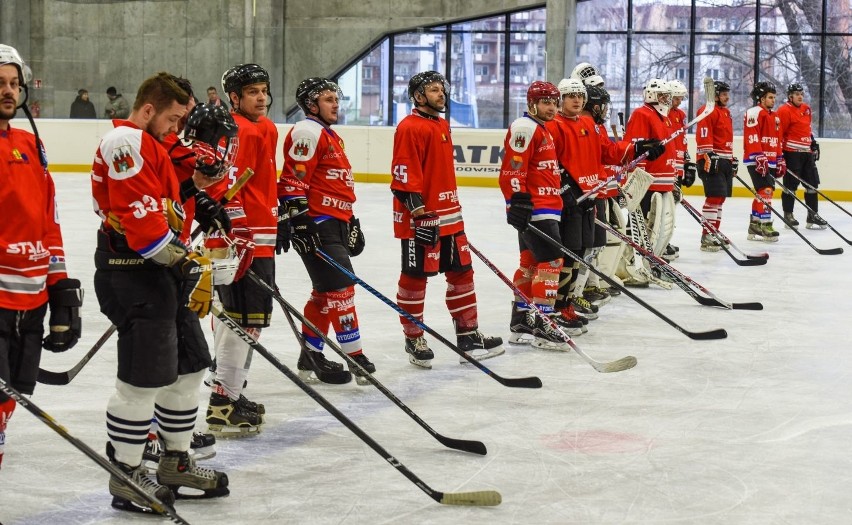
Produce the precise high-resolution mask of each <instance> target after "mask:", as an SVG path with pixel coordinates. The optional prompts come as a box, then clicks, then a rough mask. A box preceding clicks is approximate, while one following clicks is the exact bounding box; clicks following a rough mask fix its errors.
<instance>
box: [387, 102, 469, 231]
mask: <svg viewBox="0 0 852 525" xmlns="http://www.w3.org/2000/svg"><path fill="white" fill-rule="evenodd" d="M454 155H455V151H454V150H453V140H452V136H451V135H450V124H449V123H448V122H447V121H446V119H442V118H440V117H434V116H432V115H429V114H428V113H423V112H421V111H419V110H417V109H414V110H412V111H411V115H408V116H407V117H405V118H404V119H402V121H401V122H400V123H399V125H398V126H397V128H396V132H395V133H394V136H393V158H392V160H391V174H392V179H391V189H392V190H400V191H405V192H409V193H419V194H420V196H421V197H422V198H423V204H424V205H425V207H426V211H431V212H435V213H437V214H438V217H440V221H441V225H440V235H441V236H444V235H452V234H454V233H458V232H460V231H462V230H463V229H464V219H463V218H462V213H461V204H460V203H459V198H458V185H457V184H456V168H455V160H454ZM393 234H394V237H396V238H397V239H411V238H412V237H414V223H413V222H412V221H411V213H410V212H409V211H408V209H406V207H405V206H404V205H403V204H402V202H400V201H399V199H397V198H394V199H393Z"/></svg>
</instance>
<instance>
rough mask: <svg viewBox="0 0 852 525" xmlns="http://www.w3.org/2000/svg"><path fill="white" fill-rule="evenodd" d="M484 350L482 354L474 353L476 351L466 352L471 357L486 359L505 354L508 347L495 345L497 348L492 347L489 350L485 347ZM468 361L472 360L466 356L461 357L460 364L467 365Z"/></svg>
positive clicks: (478, 359)
mask: <svg viewBox="0 0 852 525" xmlns="http://www.w3.org/2000/svg"><path fill="white" fill-rule="evenodd" d="M483 352H484V353H481V354H476V353H474V351H470V352H465V353H466V354H467V355H469V356H470V357H471V358H473V359H475V360H477V361H485V360H486V359H491V358H492V357H497V356H498V355H503V354H505V353H506V349H505V348H503V347H502V346H498V347H495V348H490V349H488V350H484V349H483ZM468 363H470V361H468V360H467V359H465V358H464V357H459V364H462V365H466V364H468Z"/></svg>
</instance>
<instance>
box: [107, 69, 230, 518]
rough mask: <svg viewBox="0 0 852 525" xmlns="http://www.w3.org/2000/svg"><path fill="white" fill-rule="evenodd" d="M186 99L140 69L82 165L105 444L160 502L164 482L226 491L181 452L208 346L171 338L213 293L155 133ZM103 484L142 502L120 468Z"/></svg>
mask: <svg viewBox="0 0 852 525" xmlns="http://www.w3.org/2000/svg"><path fill="white" fill-rule="evenodd" d="M188 101H189V95H188V94H187V93H186V92H185V91H184V90H183V89H181V87H180V86H179V85H178V83H177V82H176V77H174V76H173V75H170V74H168V73H159V74H157V75H155V76H153V77H150V78H148V79H146V80H145V81H144V82H143V83H142V85H141V86H140V87H139V90H138V92H137V95H136V101H135V103H134V105H133V110H132V112H131V114H130V116H129V117H128V119H127V120H123V121H122V120H116V121H114V125H115V127H114V128H113V129H112V130H110V131H109V132H107V133H106V134H105V135H104V136H103V138H102V139H101V143H100V145H99V146H98V150H97V151H96V152H95V160H94V164H93V167H92V195H93V197H94V200H95V204H96V211H97V213H98V215H99V216H100V217H101V219H102V224H101V227H100V229H99V230H98V236H97V237H98V240H97V249H96V251H95V278H94V283H95V293H96V294H97V297H98V303H99V304H100V309H101V311H102V312H103V313H104V314H105V315H106V316H107V317H108V318H109V319H110V321H112V323H113V324H115V325H116V326H117V327H118V374H117V375H118V377H117V379H116V387H115V393H114V394H113V395H112V397H111V398H110V400H109V403H108V405H107V434H108V437H109V441H108V443H107V456H108V457H109V460H110V461H111V462H112V463H113V464H115V465H116V466H118V468H120V469H121V470H123V471H124V472H125V473H126V474H127V475H128V476H130V477H131V479H133V480H134V481H135V482H136V483H137V484H139V485H141V486H142V488H143V489H144V490H145V491H147V492H148V493H149V494H151V495H152V496H155V497H157V498H158V499H160V500H161V501H162V502H163V503H166V504H171V503H172V502H173V501H174V495H173V493H174V494H177V495H183V493H182V492H181V491H180V489H181V488H184V487H185V488H190V489H194V490H196V491H201V494H200V495H199V496H200V497H219V496H224V495H227V494H228V492H229V489H228V477H227V476H226V475H225V474H223V473H221V472H217V471H215V470H211V469H206V468H202V467H198V466H197V465H196V464H195V460H194V458H193V457H192V456H190V455H189V453H188V450H189V446H190V442H191V440H192V433H193V429H194V427H195V419H196V415H197V412H198V395H197V391H198V387H199V385H200V384H201V380H202V379H203V376H204V369H205V368H206V367H207V365H208V364H209V362H210V355H209V353H208V351H207V347H206V345H204V346H203V347H202V346H200V345H188V344H187V345H178V342H177V341H178V337H180V336H181V334H184V333H186V331H189V332H191V333H195V334H198V333H200V331H201V329H200V327H199V326H197V325H198V323H199V321H198V317H204V316H205V315H206V314H207V313H208V312H209V309H210V304H211V301H212V291H213V286H212V284H213V283H212V265H211V262H210V260H209V259H208V258H207V257H204V256H202V255H199V254H198V253H196V252H193V251H190V250H189V249H188V248H187V246H186V245H185V244H184V243H183V242H181V240H180V237H179V236H180V232H181V231H182V230H183V218H184V215H183V209H182V206H181V203H180V199H181V197H180V185H179V183H178V180H177V177H176V175H175V172H174V168H173V167H172V162H171V159H170V158H169V156H168V152H167V151H166V149H165V148H164V147H163V146H162V144H161V141H162V140H163V139H164V138H165V137H166V136H167V135H169V134H171V133H174V132H176V131H177V123H178V121H179V120H180V119H181V117H183V116H184V114H185V113H186V105H187V103H188ZM193 180H194V183H195V185H196V187H197V188H198V189H201V188H203V187H204V186H206V185H207V184H209V181H207V180H206V177H205V176H204V175H203V174H201V173H198V174H195V175H193ZM216 215H217V216H218V215H220V214H219V213H217V214H216ZM196 220H199V221H201V223H202V226H204V227H205V228H212V224H204V220H203V218H202V215H198V214H196ZM184 305H187V306H188V310H187V309H185V308H183V306H184ZM190 310H191V312H190ZM190 314H191V315H190ZM192 325H195V326H192ZM153 416H156V418H157V421H158V425H159V428H158V430H157V432H158V434H159V437H160V440H161V442H162V444H163V446H164V451H163V453H162V455H161V457H160V461H159V465H158V467H157V481H156V482H155V481H153V480H152V479H150V478H148V476H147V475H146V473H147V470H146V469H145V468H144V467H143V466H142V465H141V463H142V456H143V450H144V448H145V444H146V442H147V435H148V432H149V428H150V424H151V418H152V417H153ZM109 491H110V494H112V495H113V503H112V504H113V506H114V507H116V508H119V509H123V510H132V511H143V512H144V511H150V510H151V509H150V507H148V504H147V502H146V500H145V499H143V498H141V497H139V496H138V495H137V494H136V493H135V492H133V490H131V489H130V487H129V486H127V485H126V484H125V483H124V482H123V481H122V480H121V479H119V478H116V477H113V478H111V479H110V482H109Z"/></svg>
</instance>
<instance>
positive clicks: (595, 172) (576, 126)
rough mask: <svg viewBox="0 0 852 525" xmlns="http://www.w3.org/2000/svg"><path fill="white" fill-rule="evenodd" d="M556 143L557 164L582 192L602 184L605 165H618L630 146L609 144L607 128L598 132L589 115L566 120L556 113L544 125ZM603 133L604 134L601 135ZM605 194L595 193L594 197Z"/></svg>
mask: <svg viewBox="0 0 852 525" xmlns="http://www.w3.org/2000/svg"><path fill="white" fill-rule="evenodd" d="M545 127H546V128H547V129H548V131H550V134H551V135H552V136H553V140H554V141H555V143H556V158H557V159H558V160H559V165H560V166H561V167H562V168H564V169H565V170H567V171H568V173H569V174H570V175H571V178H572V179H574V182H576V183H577V185H578V186H579V187H580V189H581V190H582V191H583V193H586V192H587V191H589V190H591V189H592V188H594V187H595V186H597V185H598V184H599V183H601V182H603V181H605V180H606V179H607V177H608V174H607V173H606V171H605V170H604V166H603V165H604V163H605V162H606V163H611V164H616V163H620V162H621V161H622V159H623V158H624V153H625V152H626V148H627V147H629V144H627V145H625V144H624V143H622V146H621V147H619V145H618V144H616V143H614V142H611V141H610V140H609V136H608V135H607V134H606V129H605V128H602V129H599V128H598V126H596V125H595V121H594V120H592V118H591V117H588V116H579V117H573V118H572V117H566V116H565V115H563V114H562V113H557V114H556V117H555V118H554V119H553V120H551V121H550V122H548V123H546V124H545ZM601 131H603V135H601ZM605 196H606V195H603V194H602V193H598V194H597V198H604V197H605Z"/></svg>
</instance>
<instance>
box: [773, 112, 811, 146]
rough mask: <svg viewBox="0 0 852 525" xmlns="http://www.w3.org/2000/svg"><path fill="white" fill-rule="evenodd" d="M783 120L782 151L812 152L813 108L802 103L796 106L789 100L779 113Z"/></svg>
mask: <svg viewBox="0 0 852 525" xmlns="http://www.w3.org/2000/svg"><path fill="white" fill-rule="evenodd" d="M777 115H778V118H779V119H781V149H782V150H784V151H811V137H812V136H813V129H812V128H811V107H810V106H809V105H807V104H804V103H802V104H801V105H800V106H799V107H796V106H794V105H793V104H792V103H791V102H790V101H789V100H788V101H787V102H785V103H784V104H783V105H782V106H781V107H780V108H778V112H777Z"/></svg>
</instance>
